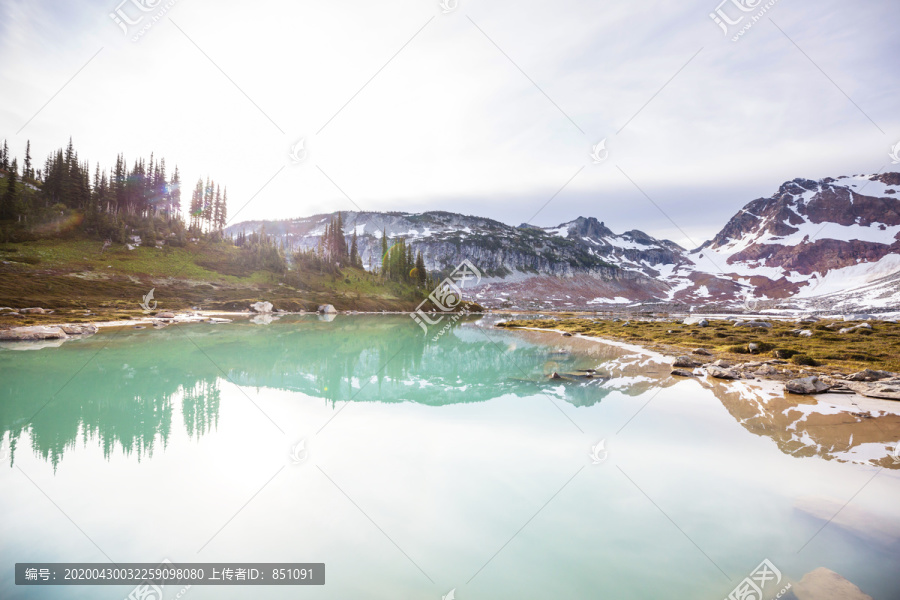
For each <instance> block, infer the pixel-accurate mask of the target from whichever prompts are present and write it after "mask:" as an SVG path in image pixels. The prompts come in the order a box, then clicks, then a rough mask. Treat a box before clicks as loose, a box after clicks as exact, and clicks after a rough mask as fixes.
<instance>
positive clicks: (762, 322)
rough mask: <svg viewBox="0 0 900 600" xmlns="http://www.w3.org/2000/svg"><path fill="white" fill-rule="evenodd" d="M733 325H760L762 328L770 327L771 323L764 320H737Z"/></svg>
mask: <svg viewBox="0 0 900 600" xmlns="http://www.w3.org/2000/svg"><path fill="white" fill-rule="evenodd" d="M734 326H735V327H762V328H763V329H770V328H771V327H772V324H771V323H767V322H765V321H738V322H737V323H735V324H734Z"/></svg>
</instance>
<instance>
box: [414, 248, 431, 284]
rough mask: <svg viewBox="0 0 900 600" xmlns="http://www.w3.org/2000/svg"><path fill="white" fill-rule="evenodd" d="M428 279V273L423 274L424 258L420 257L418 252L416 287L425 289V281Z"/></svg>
mask: <svg viewBox="0 0 900 600" xmlns="http://www.w3.org/2000/svg"><path fill="white" fill-rule="evenodd" d="M427 277H428V273H426V272H425V257H424V256H422V252H421V251H420V252H419V253H418V254H416V285H417V286H418V287H425V280H426V278H427Z"/></svg>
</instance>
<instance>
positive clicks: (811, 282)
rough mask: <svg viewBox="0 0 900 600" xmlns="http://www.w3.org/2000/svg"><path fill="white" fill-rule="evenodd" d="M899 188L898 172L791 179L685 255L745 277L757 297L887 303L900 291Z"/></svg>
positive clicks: (706, 267) (702, 266) (706, 268)
mask: <svg viewBox="0 0 900 600" xmlns="http://www.w3.org/2000/svg"><path fill="white" fill-rule="evenodd" d="M898 189H900V173H884V174H880V175H856V176H852V177H847V176H844V177H839V178H837V179H832V178H826V179H823V180H821V181H812V180H809V179H794V180H793V181H789V182H786V183H784V184H782V185H781V187H780V188H779V189H778V191H777V192H776V193H775V194H773V195H772V196H771V197H769V198H759V199H757V200H754V201H752V202H750V203H749V204H747V205H746V206H744V208H743V209H741V210H740V211H739V212H738V213H737V214H736V215H735V216H734V217H732V218H731V220H730V221H729V222H728V223H727V224H726V225H725V227H724V228H723V229H722V230H721V231H720V232H719V233H718V234H717V235H716V236H715V237H714V238H713V239H712V240H710V241H708V242H706V243H704V244H703V245H702V246H701V247H700V248H697V249H696V250H694V251H692V252H690V253H689V256H690V258H691V260H692V261H693V262H694V265H695V267H696V269H697V271H703V272H707V273H716V274H717V275H720V276H721V275H725V276H726V277H728V278H729V279H731V280H732V281H735V282H746V283H748V284H749V285H750V287H752V294H753V295H754V296H755V297H758V298H764V299H765V298H769V299H788V298H789V299H791V300H794V301H798V302H799V304H800V305H808V306H815V305H820V306H821V307H822V308H830V307H834V306H838V305H845V306H847V307H852V306H859V307H867V308H888V307H889V306H890V305H891V304H894V305H896V304H897V300H898V299H900V295H898V291H900V285H897V281H896V279H897V274H898V273H900V237H898V236H900V199H898V198H897V190H898ZM715 299H716V300H723V301H727V300H728V298H727V297H723V296H718V297H716V298H715Z"/></svg>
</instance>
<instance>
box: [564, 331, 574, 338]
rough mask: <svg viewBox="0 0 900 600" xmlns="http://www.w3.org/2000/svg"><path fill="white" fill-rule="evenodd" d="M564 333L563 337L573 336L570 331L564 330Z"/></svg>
mask: <svg viewBox="0 0 900 600" xmlns="http://www.w3.org/2000/svg"><path fill="white" fill-rule="evenodd" d="M562 335H563V337H572V334H571V333H569V332H568V331H564V332H563V334H562Z"/></svg>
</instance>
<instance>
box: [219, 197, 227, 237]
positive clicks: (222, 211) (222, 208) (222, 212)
mask: <svg viewBox="0 0 900 600" xmlns="http://www.w3.org/2000/svg"><path fill="white" fill-rule="evenodd" d="M227 224H228V188H227V187H226V188H223V189H222V204H221V205H219V229H220V230H222V231H224V230H225V225H227Z"/></svg>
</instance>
